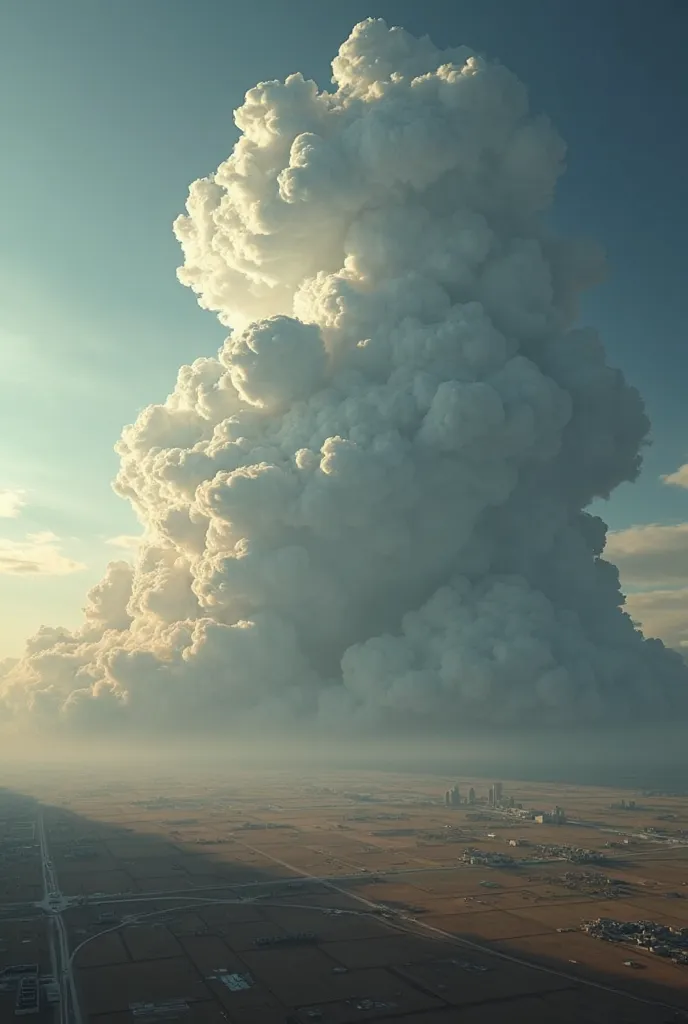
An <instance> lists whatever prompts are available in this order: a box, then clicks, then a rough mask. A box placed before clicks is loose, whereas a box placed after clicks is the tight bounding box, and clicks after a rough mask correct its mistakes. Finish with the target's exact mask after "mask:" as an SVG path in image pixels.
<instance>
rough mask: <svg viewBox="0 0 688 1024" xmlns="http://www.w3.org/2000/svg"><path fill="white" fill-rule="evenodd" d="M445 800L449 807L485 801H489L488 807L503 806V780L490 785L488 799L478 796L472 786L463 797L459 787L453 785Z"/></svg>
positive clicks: (445, 795) (471, 804)
mask: <svg viewBox="0 0 688 1024" xmlns="http://www.w3.org/2000/svg"><path fill="white" fill-rule="evenodd" d="M444 802H445V804H446V806H447V807H460V806H462V805H468V806H469V807H472V806H473V805H474V804H485V803H487V805H488V807H502V806H503V805H504V787H503V786H502V783H501V782H494V783H493V784H492V785H491V786H490V790H489V794H488V797H487V800H486V799H485V797H476V795H475V790H474V789H473V787H472V786H471V788H470V789H469V790H468V796H467V797H466V798H462V796H461V792H460V790H459V787H458V786H453V787H452V789H448V790H447V791H446V793H445V794H444ZM512 803H513V801H512Z"/></svg>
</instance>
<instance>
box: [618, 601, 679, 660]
mask: <svg viewBox="0 0 688 1024" xmlns="http://www.w3.org/2000/svg"><path fill="white" fill-rule="evenodd" d="M627 605H628V610H629V612H630V614H631V615H632V616H633V618H634V619H637V620H638V621H639V622H641V623H642V626H643V631H644V633H645V635H646V636H653V637H661V639H662V640H663V641H664V643H666V644H669V646H671V647H676V648H678V649H679V650H685V651H686V653H688V587H677V588H676V589H675V590H649V591H646V592H642V593H639V594H630V595H629V596H628V599H627Z"/></svg>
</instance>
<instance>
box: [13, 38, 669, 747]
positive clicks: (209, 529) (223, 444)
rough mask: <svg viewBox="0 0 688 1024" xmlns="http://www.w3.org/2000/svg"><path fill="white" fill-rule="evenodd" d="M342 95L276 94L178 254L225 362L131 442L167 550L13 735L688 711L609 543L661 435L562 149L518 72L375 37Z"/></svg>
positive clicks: (152, 410)
mask: <svg viewBox="0 0 688 1024" xmlns="http://www.w3.org/2000/svg"><path fill="white" fill-rule="evenodd" d="M333 71H334V84H335V86H336V89H335V91H332V92H327V91H324V92H321V91H319V90H318V88H317V86H316V85H315V84H314V83H313V82H309V81H305V80H304V79H303V78H302V77H301V75H292V76H290V77H289V78H288V79H287V80H286V81H285V82H283V83H282V82H268V83H263V84H261V85H258V86H257V87H256V88H254V89H251V90H250V91H249V92H248V93H247V95H246V99H245V102H244V104H243V106H242V107H240V108H239V110H237V111H236V114H235V119H236V124H237V126H238V127H239V129H240V130H241V133H242V134H241V137H240V139H239V141H238V142H237V144H236V145H235V147H234V150H233V152H232V154H231V156H230V157H229V158H228V159H227V160H226V161H225V162H224V163H223V164H222V165H221V166H220V167H219V168H218V170H217V171H216V172H215V173H214V174H211V175H210V176H209V177H207V178H204V179H202V180H200V181H196V182H194V184H193V185H192V186H191V189H190V192H189V198H188V201H187V213H186V215H184V216H181V217H179V218H178V220H177V221H176V223H175V226H174V230H175V233H176V236H177V238H178V239H179V241H180V243H181V247H182V250H183V254H184V265H183V267H182V268H181V269H180V270H179V279H180V281H181V282H182V284H184V285H187V286H189V287H190V288H192V289H193V290H194V292H195V293H196V294H197V296H198V301H199V303H200V304H201V305H202V306H203V307H205V308H206V309H209V310H212V311H213V312H215V313H216V314H217V315H218V317H219V318H220V320H221V321H222V323H223V324H225V325H227V327H229V328H230V334H229V337H228V338H227V340H226V342H225V344H224V345H223V347H222V349H221V350H220V352H219V354H218V356H217V358H214V359H207V358H204V359H198V360H197V361H196V362H194V363H193V364H192V365H191V366H184V367H182V369H181V370H180V372H179V376H178V379H177V383H176V386H175V388H174V391H173V392H172V394H171V395H170V396H169V397H168V399H167V400H166V401H165V402H164V403H163V404H161V405H153V406H150V407H149V408H147V409H145V410H144V411H143V413H142V414H141V415H140V416H139V418H138V419H137V421H136V423H134V424H133V425H131V426H128V427H127V428H126V429H125V430H124V432H123V434H122V438H121V440H120V442H119V443H118V446H117V450H118V452H119V455H120V457H121V468H120V471H119V475H118V477H117V480H116V482H115V489H116V491H117V493H118V494H120V495H121V496H122V497H124V498H126V499H128V500H129V501H130V502H131V503H132V505H133V507H134V509H135V510H136V512H137V514H138V516H139V517H140V519H141V522H142V524H143V526H144V527H145V530H146V536H147V538H148V540H147V542H146V543H145V544H144V546H143V548H142V552H141V555H140V557H139V559H138V562H137V563H136V565H135V566H131V565H129V564H127V563H126V562H124V563H123V562H118V563H114V564H113V565H111V566H110V567H109V569H108V572H107V574H106V576H105V579H104V580H103V581H102V582H101V583H100V584H99V585H98V586H97V587H96V588H94V590H93V591H92V592H91V594H90V595H89V603H88V607H87V609H86V620H85V624H84V626H83V628H82V629H80V630H78V631H77V632H74V633H70V632H68V631H66V630H61V629H47V628H44V629H42V630H41V631H40V632H39V634H38V635H37V636H36V637H34V638H33V639H32V640H30V641H29V643H28V646H27V650H26V654H25V656H24V657H23V658H22V659H21V660H20V661H19V662H18V663H17V664H12V665H9V667H8V668H7V670H6V674H5V678H4V682H3V683H2V694H3V700H4V707H5V709H6V715H11V716H13V717H14V718H15V719H17V720H22V718H23V716H25V715H31V716H32V717H33V719H34V720H36V721H41V720H44V721H47V722H50V723H54V722H55V720H56V719H58V720H63V721H64V722H67V723H72V724H80V723H86V724H89V725H93V724H98V725H102V726H103V727H105V726H107V725H110V726H112V725H113V723H114V724H118V725H124V724H125V723H132V724H134V725H136V726H141V727H142V728H153V727H164V728H170V727H173V726H183V727H184V728H190V727H193V726H194V725H197V726H203V727H208V726H210V725H213V724H217V725H218V726H221V727H222V728H223V729H224V728H226V727H227V725H228V724H230V723H238V724H239V725H240V727H241V728H242V729H245V728H247V727H248V726H249V725H250V724H251V723H252V722H256V723H261V724H264V723H265V722H274V723H275V724H282V725H284V724H285V723H288V722H290V721H299V722H304V721H306V720H308V718H311V719H314V720H317V721H318V722H319V724H320V725H321V727H331V728H333V729H335V728H337V727H338V725H340V723H346V724H347V726H349V725H350V724H351V722H355V723H357V724H358V725H360V726H363V725H364V724H367V725H369V726H372V727H374V728H381V727H383V726H384V725H385V724H386V725H388V726H389V725H392V726H397V725H398V726H400V727H401V726H405V725H408V724H409V723H416V724H418V725H419V726H420V727H422V728H433V727H434V726H435V725H437V726H441V727H442V728H443V729H447V728H449V729H457V730H458V729H461V728H462V727H464V726H466V727H470V726H474V725H476V724H480V723H484V722H488V721H489V722H490V723H492V724H501V725H507V726H508V725H509V724H511V723H521V722H525V721H527V722H529V723H533V722H541V723H546V724H558V723H562V724H566V723H572V722H580V721H583V722H586V721H599V720H602V719H604V716H605V715H606V714H609V713H611V714H613V716H614V718H615V719H617V720H618V718H619V716H620V715H623V714H624V713H627V714H629V715H638V714H639V713H642V715H643V716H646V715H651V714H655V713H661V712H662V711H666V710H675V709H676V708H677V707H679V706H680V707H682V708H683V707H684V706H685V696H684V695H685V694H686V693H687V692H688V690H687V689H686V682H687V681H688V679H687V672H686V667H685V665H684V663H683V662H682V660H681V659H680V658H679V657H678V656H677V655H676V654H675V653H674V652H672V651H669V650H667V649H666V648H665V647H664V646H663V645H662V644H661V643H660V642H659V641H646V640H644V639H643V637H642V636H641V634H640V632H639V631H638V629H637V628H636V627H635V626H634V624H633V622H632V621H631V619H630V618H629V616H628V615H627V614H626V613H625V612H624V610H623V596H622V594H621V592H620V589H619V581H618V574H617V572H616V569H615V568H614V567H613V566H612V565H610V564H609V563H607V562H606V561H604V560H603V558H602V557H601V555H602V552H603V549H604V545H605V526H604V524H603V523H602V522H601V521H600V520H599V519H598V518H595V517H593V516H590V515H589V514H587V513H586V512H585V511H584V510H585V508H586V507H587V506H588V505H589V503H590V502H591V501H592V500H593V499H594V498H596V497H600V496H606V495H608V494H609V493H610V492H611V491H612V490H613V489H614V488H615V487H616V486H617V485H618V484H619V483H621V482H623V481H626V480H633V479H634V477H635V476H636V475H637V473H638V471H639V466H640V455H639V453H640V450H641V446H642V444H643V441H644V438H645V437H646V435H647V432H648V429H649V424H648V421H647V418H646V416H645V413H644V409H643V404H642V401H641V399H640V397H639V395H638V393H637V392H636V391H635V389H634V388H632V387H629V386H628V385H627V384H626V382H625V381H624V379H623V376H622V374H621V373H620V372H619V371H618V370H616V369H612V368H610V367H609V366H608V365H607V363H606V360H605V353H604V349H603V347H602V345H601V343H600V341H599V339H598V337H597V335H596V334H595V333H594V331H591V330H587V329H586V330H581V329H576V328H575V327H574V326H573V325H574V323H575V320H576V312H577V309H576V303H577V297H578V296H579V294H580V293H581V291H582V290H583V289H585V288H586V287H589V286H590V285H592V284H594V283H596V282H597V281H599V280H600V278H601V274H602V272H603V269H604V261H603V258H602V256H601V255H600V252H599V250H598V249H597V248H596V247H595V246H594V245H592V244H590V243H584V242H580V241H570V240H566V239H562V238H559V237H556V236H554V235H553V234H552V233H551V231H550V229H549V227H548V225H547V221H546V217H545V213H546V210H547V208H548V206H549V205H550V202H551V200H552V197H553V193H554V188H555V183H556V181H557V178H558V177H559V175H560V174H561V172H562V168H563V158H564V145H563V143H562V142H561V140H560V139H559V137H558V135H557V134H556V132H555V131H554V130H553V128H552V127H551V125H550V124H549V122H548V121H547V120H546V119H545V118H543V117H540V116H533V115H531V114H530V113H529V110H528V101H527V95H526V91H525V89H524V87H523V86H522V85H521V84H520V83H519V82H518V80H517V79H516V78H515V77H514V76H513V75H512V74H511V73H510V72H509V71H508V70H507V69H506V68H504V67H503V66H501V65H500V64H498V63H491V62H489V61H487V60H485V59H483V58H482V57H479V56H477V55H476V54H474V53H473V52H471V51H470V50H468V49H466V48H463V47H462V48H459V49H451V50H444V51H442V50H439V49H437V48H436V47H435V46H434V45H433V44H432V43H431V42H430V41H429V40H428V39H421V40H418V39H415V38H413V37H411V36H410V35H408V34H407V33H406V32H404V31H403V30H401V29H397V28H392V29H390V28H388V27H387V25H386V24H385V23H384V22H382V21H376V20H370V21H366V22H363V23H361V24H360V25H358V26H356V28H355V29H354V30H353V32H352V34H351V36H350V37H349V39H347V41H346V42H345V43H344V44H343V46H342V47H341V49H340V51H339V54H338V56H337V57H336V58H335V60H334V62H333Z"/></svg>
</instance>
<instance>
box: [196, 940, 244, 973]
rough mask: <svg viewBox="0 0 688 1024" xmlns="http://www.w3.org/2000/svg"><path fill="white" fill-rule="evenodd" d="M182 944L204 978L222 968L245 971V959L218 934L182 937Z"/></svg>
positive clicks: (239, 971)
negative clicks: (234, 951)
mask: <svg viewBox="0 0 688 1024" xmlns="http://www.w3.org/2000/svg"><path fill="white" fill-rule="evenodd" d="M182 946H183V948H184V951H185V953H186V955H187V956H188V957H189V959H190V960H191V962H192V963H193V964H194V965H195V966H196V968H197V969H198V971H199V972H200V973H201V974H202V975H203V977H204V978H206V977H207V976H208V975H209V974H212V973H213V972H214V971H217V970H218V969H220V968H222V969H226V970H228V971H236V972H238V973H240V974H242V973H244V970H245V966H244V963H243V961H242V960H241V959H240V958H239V957H238V956H237V955H236V953H233V952H232V950H231V949H230V948H229V947H228V946H227V945H226V943H224V942H223V941H222V939H219V938H218V937H217V936H216V935H196V936H193V935H192V936H189V937H188V938H184V939H182Z"/></svg>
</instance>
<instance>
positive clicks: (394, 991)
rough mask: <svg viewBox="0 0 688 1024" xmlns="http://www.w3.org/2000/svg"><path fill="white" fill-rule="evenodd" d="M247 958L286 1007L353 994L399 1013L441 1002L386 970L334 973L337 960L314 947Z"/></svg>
mask: <svg viewBox="0 0 688 1024" xmlns="http://www.w3.org/2000/svg"><path fill="white" fill-rule="evenodd" d="M246 961H247V963H248V966H249V968H250V970H251V972H252V974H253V975H254V977H255V978H256V979H257V980H258V981H262V982H263V983H264V984H265V985H266V987H267V988H268V989H269V990H270V991H271V992H273V993H274V994H275V996H276V997H277V998H278V999H279V1000H280V1001H281V1002H283V1003H284V1004H285V1005H287V1006H294V1007H295V1006H307V1005H313V1004H318V1005H320V1004H328V1003H333V1002H337V1001H339V1000H346V999H351V998H353V997H355V996H361V997H364V998H369V999H378V1000H393V1001H394V1002H396V1003H397V1005H398V1007H399V1012H400V1013H401V1012H405V1013H406V1012H410V1011H413V1010H414V1009H425V1008H429V1007H432V1006H438V1005H441V1001H440V1000H438V999H436V998H435V997H433V996H429V995H427V994H424V993H422V992H419V991H418V990H417V989H415V988H412V987H411V986H410V985H408V983H406V982H405V981H403V980H402V979H400V978H399V977H398V976H395V975H393V974H390V973H389V972H388V971H385V970H380V969H376V968H370V969H361V970H356V971H351V972H349V973H348V974H333V973H332V969H333V967H336V966H337V965H336V962H335V961H334V960H331V959H330V958H329V957H327V956H325V955H324V954H323V953H322V952H320V951H319V950H316V949H309V950H305V949H303V950H299V949H292V950H269V951H266V952H265V953H259V954H258V953H257V954H246Z"/></svg>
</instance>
